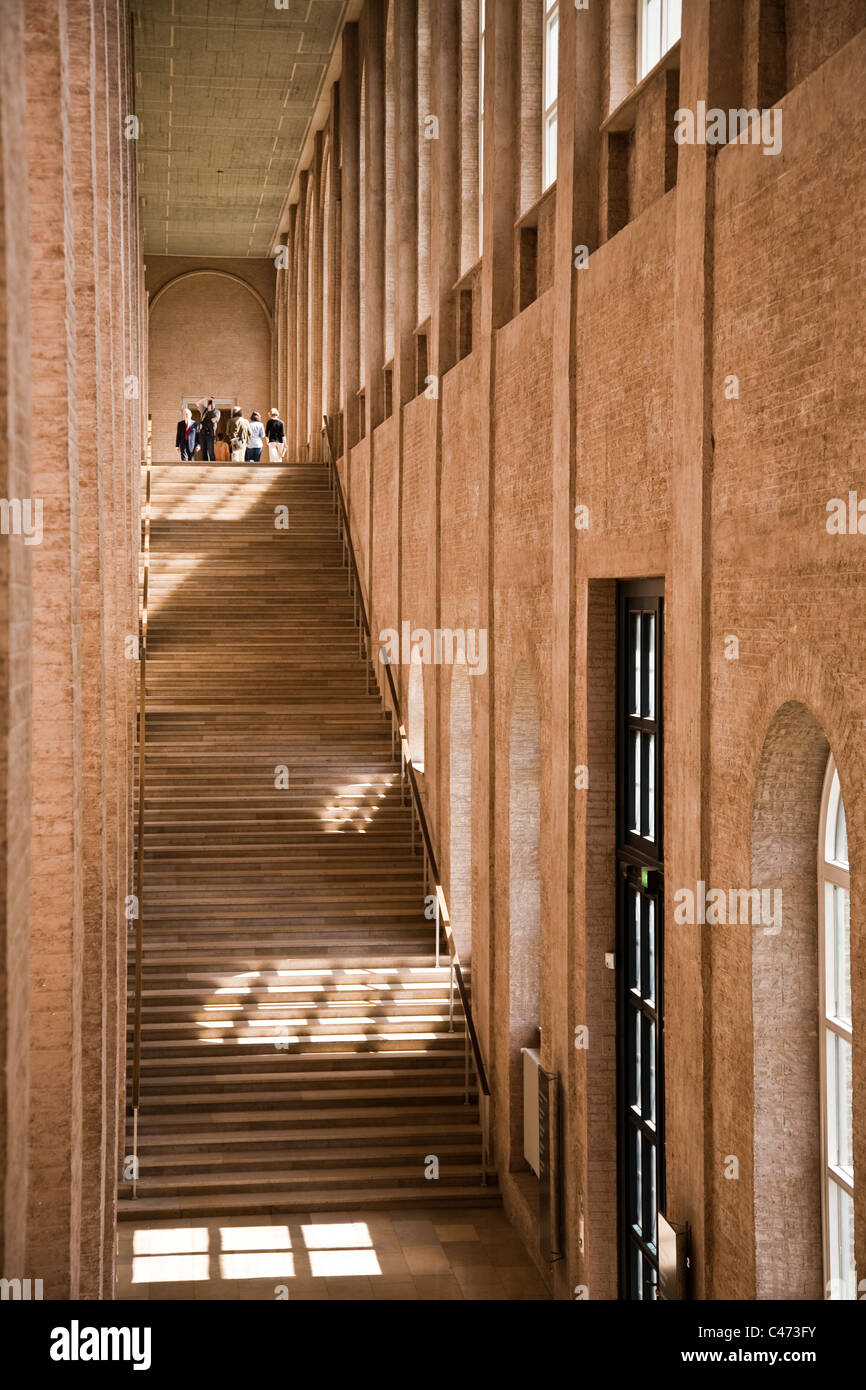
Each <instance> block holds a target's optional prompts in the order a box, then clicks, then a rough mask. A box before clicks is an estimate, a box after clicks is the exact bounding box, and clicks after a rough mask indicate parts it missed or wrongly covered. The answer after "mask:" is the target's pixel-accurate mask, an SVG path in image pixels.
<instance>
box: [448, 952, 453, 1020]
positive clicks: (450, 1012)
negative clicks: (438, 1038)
mask: <svg viewBox="0 0 866 1390" xmlns="http://www.w3.org/2000/svg"><path fill="white" fill-rule="evenodd" d="M448 973H449V981H448V1032H449V1033H453V1032H454V962H453V960H452V962H451V968H450V970H449V972H448Z"/></svg>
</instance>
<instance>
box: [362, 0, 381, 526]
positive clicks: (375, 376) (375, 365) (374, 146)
mask: <svg viewBox="0 0 866 1390" xmlns="http://www.w3.org/2000/svg"><path fill="white" fill-rule="evenodd" d="M365 21H366V22H365V38H366V42H365V48H364V77H365V101H364V150H365V170H364V173H365V187H364V188H363V189H362V190H361V196H362V198H364V199H365V209H366V218H365V221H366V237H365V248H364V250H365V258H366V273H365V276H364V297H365V300H366V312H365V315H364V336H365V339H366V341H365V344H364V357H365V362H366V369H367V370H366V392H365V394H366V408H367V434H368V435H369V436H370V448H371V451H372V447H373V446H372V437H373V431H374V429H375V428H376V426H377V425H379V424H381V423H382V420H383V419H384V416H385V388H384V366H385V3H384V0H367V5H366V9H365ZM372 471H373V469H372V452H371V457H370V473H371V477H372ZM367 549H368V553H369V549H370V548H369V546H368V547H367Z"/></svg>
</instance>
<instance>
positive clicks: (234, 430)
mask: <svg viewBox="0 0 866 1390" xmlns="http://www.w3.org/2000/svg"><path fill="white" fill-rule="evenodd" d="M228 442H229V448H230V449H231V451H232V463H243V461H244V455H245V454H246V451H247V445H248V443H249V442H250V422H249V420H245V419H244V417H243V412H242V411H241V408H240V406H239V405H236V406H235V407H234V409H233V410H232V418H231V423H230V424H229V439H228Z"/></svg>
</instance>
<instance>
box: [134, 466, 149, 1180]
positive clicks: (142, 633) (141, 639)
mask: <svg viewBox="0 0 866 1390" xmlns="http://www.w3.org/2000/svg"><path fill="white" fill-rule="evenodd" d="M150 498H151V460H150V452H149V451H148V456H147V458H146V460H145V463H144V509H143V514H142V529H143V535H142V544H141V557H142V568H143V576H142V585H141V613H140V616H139V627H138V826H137V835H136V846H135V850H136V852H135V904H134V905H135V975H134V985H133V1023H132V1195H133V1197H136V1196H137V1195H138V1112H139V1108H140V1105H141V1003H142V1000H141V993H142V954H143V945H144V943H143V921H142V919H143V908H142V900H143V888H144V798H145V758H146V749H147V604H148V590H149V586H150Z"/></svg>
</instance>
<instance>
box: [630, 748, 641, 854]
mask: <svg viewBox="0 0 866 1390" xmlns="http://www.w3.org/2000/svg"><path fill="white" fill-rule="evenodd" d="M628 742H629V749H630V752H631V758H630V766H629V777H630V779H631V787H632V795H631V797H630V801H631V829H632V830H633V831H634V832H635V834H637V835H639V834H640V826H641V820H640V791H641V788H640V733H639V732H638V730H636V729H632V731H631V738H630V739H629V741H628Z"/></svg>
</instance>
